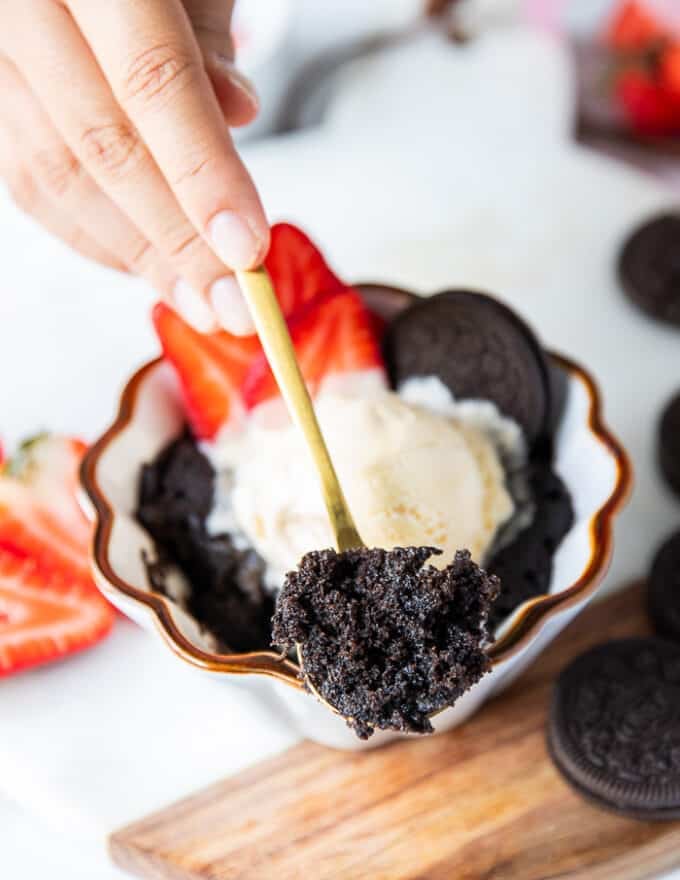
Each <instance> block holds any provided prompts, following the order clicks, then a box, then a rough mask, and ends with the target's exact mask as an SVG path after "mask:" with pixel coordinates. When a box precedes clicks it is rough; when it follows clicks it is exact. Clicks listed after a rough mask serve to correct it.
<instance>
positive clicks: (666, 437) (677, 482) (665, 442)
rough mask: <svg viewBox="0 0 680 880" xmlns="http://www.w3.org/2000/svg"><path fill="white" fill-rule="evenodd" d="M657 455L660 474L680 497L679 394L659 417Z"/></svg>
mask: <svg viewBox="0 0 680 880" xmlns="http://www.w3.org/2000/svg"><path fill="white" fill-rule="evenodd" d="M658 455H659V467H660V468H661V473H662V474H663V475H664V477H665V478H666V482H667V483H668V485H669V486H670V487H671V489H673V491H674V492H676V493H677V494H678V495H680V393H679V394H676V395H675V397H673V398H672V399H671V400H670V401H669V402H668V403H667V404H666V407H665V409H664V411H663V413H662V415H661V421H660V423H659V435H658Z"/></svg>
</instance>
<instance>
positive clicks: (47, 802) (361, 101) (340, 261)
mask: <svg viewBox="0 0 680 880" xmlns="http://www.w3.org/2000/svg"><path fill="white" fill-rule="evenodd" d="M538 70H540V71H541V75H540V76H537V71H538ZM357 76H358V77H359V78H358V79H357V78H356V76H352V75H348V76H347V78H346V82H345V88H344V92H343V94H342V95H341V96H340V98H339V99H338V101H337V103H336V106H335V109H334V111H333V113H332V114H331V115H330V118H329V121H328V124H327V126H326V127H325V129H324V130H322V131H319V132H312V133H308V134H305V135H299V136H294V137H291V138H286V139H285V140H283V141H282V142H279V143H276V144H271V143H269V144H264V145H262V146H255V147H253V148H251V149H250V150H249V153H248V156H249V162H250V164H251V167H252V169H253V171H254V173H255V175H256V178H257V180H258V182H259V184H260V186H261V189H262V192H263V194H264V197H265V202H266V204H267V206H268V208H269V210H270V212H271V215H272V217H273V218H278V217H287V218H291V219H294V220H297V221H300V222H303V223H304V224H305V225H306V226H307V227H308V228H309V230H310V231H312V232H313V233H314V235H315V236H316V237H317V238H318V239H319V240H320V241H321V243H322V244H323V245H324V248H325V249H326V250H327V252H328V254H329V256H330V257H331V259H332V261H333V262H334V264H335V265H336V267H337V268H338V269H339V270H340V271H341V272H342V274H343V275H345V276H346V277H348V278H362V279H369V278H373V279H380V278H383V279H389V280H392V281H394V282H396V283H403V284H407V285H412V286H414V287H416V288H418V289H422V290H432V289H436V288H437V287H442V286H445V285H453V284H460V285H462V284H473V285H475V286H478V287H486V288H490V289H492V290H494V291H496V292H498V293H500V294H501V295H502V296H504V297H505V298H506V299H507V300H508V301H510V302H511V303H514V304H515V305H516V306H517V307H518V308H519V309H520V310H521V311H522V312H523V313H524V314H525V315H526V316H527V317H528V318H529V319H530V320H531V321H532V322H533V323H534V324H535V326H536V327H537V329H538V330H539V331H540V332H541V334H542V336H543V338H544V340H545V341H546V343H548V344H549V345H551V346H554V347H556V348H560V349H562V350H564V351H565V352H566V353H569V354H571V355H573V356H574V357H576V358H578V359H582V360H583V361H584V362H585V363H586V364H588V365H589V366H590V367H591V368H592V369H593V370H594V372H595V374H596V375H597V376H598V378H599V380H600V383H601V385H602V388H603V391H604V397H605V401H606V413H607V416H608V418H609V421H610V422H611V424H612V426H613V427H614V428H615V430H616V431H617V432H618V433H619V434H620V436H621V437H622V438H623V440H624V442H625V444H626V445H627V447H628V449H629V450H630V452H631V454H632V457H633V460H634V462H635V465H636V470H637V488H636V491H635V494H634V497H633V499H632V501H631V504H630V505H629V507H628V509H627V511H626V513H625V514H624V515H623V517H622V518H621V521H620V526H619V528H618V529H617V549H616V554H615V560H614V565H613V568H612V571H611V574H610V577H609V578H608V581H607V588H609V589H611V588H613V587H615V586H617V585H618V584H620V583H621V582H623V581H624V580H627V579H630V578H633V577H636V576H638V575H640V574H642V573H644V571H645V570H646V567H647V565H648V561H649V558H650V555H651V553H652V552H653V550H654V547H655V546H656V544H657V543H658V541H659V540H660V538H661V536H662V535H664V534H666V533H667V532H669V531H671V530H672V529H673V528H674V527H675V526H677V524H678V522H679V521H680V505H679V504H678V503H677V502H675V501H674V500H673V499H672V498H671V497H670V495H669V493H667V492H666V491H665V490H664V488H663V486H662V485H661V482H660V480H659V479H658V477H657V475H656V472H655V469H654V466H653V440H654V423H655V420H656V418H657V416H658V413H659V411H660V408H661V405H662V402H663V400H664V399H665V398H666V397H667V396H668V395H669V394H670V393H671V391H673V390H675V389H676V387H677V386H678V385H680V369H679V367H680V347H679V345H678V343H679V342H680V335H678V333H677V331H673V330H671V329H667V328H664V327H661V326H658V325H655V324H653V323H652V322H650V321H647V320H645V319H644V318H643V317H641V316H640V315H639V314H638V313H637V312H636V311H635V310H634V309H633V308H632V307H631V306H629V305H628V303H627V302H626V301H625V300H624V299H623V298H622V296H621V293H620V291H619V289H618V285H617V283H616V278H615V274H614V272H613V260H614V255H615V253H616V251H617V249H618V247H619V243H620V240H621V238H622V236H623V235H624V234H625V232H626V231H627V230H628V229H629V228H630V227H631V225H632V224H633V223H635V222H637V221H638V220H639V219H640V218H641V217H643V216H644V215H645V214H647V213H648V212H649V211H652V210H655V209H656V208H658V207H659V206H662V205H664V204H667V203H668V202H669V200H670V196H669V194H668V193H665V192H663V191H662V190H661V189H659V187H658V185H657V184H655V183H654V182H653V181H651V180H650V179H647V178H645V177H642V176H640V175H637V174H635V173H633V172H631V171H630V170H628V169H626V168H624V167H622V166H618V165H616V164H615V163H611V162H607V161H605V160H602V159H600V158H598V157H596V156H594V155H592V154H589V153H587V152H585V151H583V150H580V149H577V148H576V147H573V146H571V145H570V144H568V143H567V140H566V131H567V130H568V123H569V118H570V112H571V110H570V107H571V104H570V98H571V91H570V90H571V79H570V76H569V72H568V68H567V65H566V61H565V59H564V57H563V56H562V54H561V52H560V51H559V49H558V48H557V47H556V46H552V45H550V44H547V43H543V42H541V41H539V40H537V39H536V38H534V37H532V36H529V35H527V34H525V33H522V32H517V33H514V34H509V35H507V34H506V35H503V36H502V37H500V36H493V35H492V36H490V37H489V38H488V39H486V40H484V41H482V43H481V44H480V45H478V46H476V47H473V48H471V49H469V50H468V51H467V52H466V53H465V54H463V55H461V54H455V55H454V54H452V53H451V52H450V51H447V52H446V53H444V52H441V51H439V50H438V49H437V48H436V47H434V46H432V45H428V46H424V45H419V46H414V47H412V48H411V49H409V50H407V51H406V52H404V53H402V55H400V56H399V57H398V58H392V59H391V60H390V59H389V58H385V59H382V60H380V61H378V62H375V63H373V64H372V65H369V66H368V67H364V69H363V70H362V71H360V75H359V73H357ZM414 101H415V103H410V104H408V106H413V112H412V113H411V114H410V115H409V124H408V125H405V122H404V118H403V113H402V112H401V111H400V104H403V103H404V102H414ZM442 110H443V111H444V112H442ZM0 231H1V233H2V239H1V240H2V242H3V246H2V261H3V272H2V276H0V375H1V376H2V380H1V381H0V413H1V414H2V417H1V421H0V430H1V432H2V434H3V435H4V436H5V437H6V438H7V439H9V440H10V442H12V441H15V440H16V439H18V438H19V437H21V436H23V435H26V434H29V433H31V432H34V431H36V430H39V429H41V428H43V427H50V428H52V429H55V430H64V431H75V432H78V433H81V434H83V435H84V436H85V437H86V438H92V437H94V436H95V435H96V434H97V433H98V432H99V431H101V429H102V428H103V427H104V426H105V425H106V424H107V422H108V421H109V420H110V417H111V415H112V411H113V407H114V401H115V399H116V395H117V393H118V391H119V389H120V387H121V385H122V383H123V381H124V379H125V378H126V377H127V376H128V375H129V374H130V372H131V371H132V370H133V369H134V367H135V366H136V365H138V364H139V363H140V362H142V361H143V360H144V359H146V358H148V357H149V356H151V355H152V354H154V353H155V351H156V344H155V342H154V339H153V336H152V333H151V331H150V329H149V322H148V317H147V316H148V309H149V306H150V304H151V302H152V300H153V297H152V295H151V293H150V292H149V291H147V290H145V289H144V288H143V287H142V285H141V284H139V283H137V282H134V281H131V280H129V279H125V278H122V277H121V276H118V275H116V274H114V273H111V272H108V271H105V270H101V269H98V268H97V267H95V266H93V265H91V264H88V263H86V262H84V261H83V260H81V259H79V258H78V257H76V256H74V255H71V254H70V253H67V252H66V251H65V250H64V249H63V248H62V247H61V245H59V244H58V243H56V242H55V241H53V240H51V239H50V238H49V237H48V236H46V235H45V234H44V233H42V232H41V231H40V230H38V229H37V228H36V227H35V226H34V225H33V224H32V223H31V222H30V221H28V220H26V219H25V218H23V217H21V216H19V214H18V213H16V212H15V210H14V209H13V207H12V206H11V205H10V204H9V203H8V202H7V201H5V200H2V201H0ZM190 679H191V680H190ZM293 740H294V736H293V734H292V733H291V732H290V731H287V730H285V729H281V728H276V727H274V726H273V725H272V724H271V723H270V719H269V718H268V717H267V715H266V714H265V712H264V710H263V709H262V707H261V706H260V705H259V704H256V703H255V702H252V704H250V705H249V704H248V703H247V702H244V698H243V695H239V696H238V699H237V698H236V696H235V693H234V691H232V690H231V688H230V687H225V686H221V685H220V684H219V683H216V682H214V681H213V680H206V679H204V678H203V676H202V675H201V674H200V673H198V672H195V671H193V670H190V669H188V668H186V667H185V666H183V665H182V664H181V663H180V662H178V661H177V660H176V658H175V657H174V656H173V655H171V653H170V652H169V651H168V650H167V649H165V648H164V646H163V645H161V644H160V642H157V641H156V640H155V639H153V638H151V637H150V636H149V635H148V634H145V633H143V632H142V631H140V630H138V629H137V628H136V627H135V626H134V625H133V624H131V623H128V622H126V621H122V620H121V621H119V622H118V623H117V625H116V628H115V631H114V633H113V635H112V636H111V637H110V638H109V639H108V640H107V641H106V642H104V643H103V644H101V645H100V646H99V647H97V648H96V649H94V650H92V651H90V652H87V653H85V654H83V655H81V656H79V657H77V658H74V659H71V660H69V661H67V662H65V663H63V664H59V665H55V666H51V667H47V668H44V669H40V670H36V671H34V672H31V673H28V674H25V675H22V676H17V677H16V678H12V679H8V680H5V681H3V682H2V683H1V684H0V853H1V855H0V858H1V859H2V861H1V862H0V866H1V868H0V874H2V876H7V877H11V878H13V880H14V878H30V880H33V878H38V877H42V876H47V874H48V871H49V876H56V877H62V876H63V877H69V878H80V877H82V878H88V880H89V878H94V877H96V878H106V877H109V876H111V877H115V876H121V875H120V874H119V872H117V871H116V870H115V869H114V868H111V867H109V866H108V865H107V862H106V859H105V856H104V850H103V847H104V838H105V835H106V833H107V832H108V831H110V830H112V829H113V828H115V827H116V826H118V825H121V824H124V823H126V822H128V821H131V820H133V819H134V818H136V817H138V816H141V815H143V814H145V813H147V812H148V811H150V810H153V809H155V808H158V807H161V806H162V805H164V804H166V803H168V802H170V801H172V800H175V799H176V798H178V797H180V796H182V795H184V794H187V793H189V792H191V791H193V790H195V789H198V788H200V787H201V786H203V785H206V784H208V783H210V782H212V781H214V780H216V779H218V778H221V777H223V776H224V775H226V774H228V773H230V772H233V771H234V770H236V769H238V768H239V767H242V766H245V765H246V764H249V763H253V762H255V761H258V760H260V759H261V758H263V757H264V756H266V755H269V754H272V753H274V752H276V751H278V750H280V749H282V748H284V747H285V746H287V745H289V744H290V743H292V742H293ZM8 865H9V867H8ZM674 876H675V877H676V878H677V877H680V873H678V874H676V875H674Z"/></svg>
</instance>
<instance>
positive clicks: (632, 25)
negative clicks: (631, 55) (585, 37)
mask: <svg viewBox="0 0 680 880" xmlns="http://www.w3.org/2000/svg"><path fill="white" fill-rule="evenodd" d="M665 36H667V32H666V30H665V29H664V28H663V27H662V25H661V24H660V23H659V22H658V21H657V20H656V19H655V18H654V16H653V15H652V14H651V13H650V12H648V11H647V9H645V8H644V6H643V5H642V4H641V3H639V2H637V0H627V2H625V3H622V4H621V5H620V6H619V7H618V8H617V10H616V11H615V13H614V16H613V18H612V19H611V22H610V24H609V27H608V29H607V33H606V35H605V39H606V42H607V44H608V45H610V46H612V47H613V48H615V49H625V50H631V49H643V48H645V47H647V46H649V45H650V44H651V43H654V42H656V41H657V40H659V39H663V38H664V37H665Z"/></svg>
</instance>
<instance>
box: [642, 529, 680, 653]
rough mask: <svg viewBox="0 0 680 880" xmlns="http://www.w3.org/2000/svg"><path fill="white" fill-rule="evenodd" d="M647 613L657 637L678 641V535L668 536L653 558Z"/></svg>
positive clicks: (679, 622)
mask: <svg viewBox="0 0 680 880" xmlns="http://www.w3.org/2000/svg"><path fill="white" fill-rule="evenodd" d="M647 610H648V612H649V616H650V618H651V621H652V624H653V626H654V629H655V630H656V631H657V632H658V633H659V634H660V635H662V636H664V637H666V638H669V639H674V640H675V641H680V532H676V533H675V534H674V535H671V537H670V538H668V539H667V540H666V541H665V542H664V543H663V544H662V545H661V547H660V548H659V550H658V551H657V554H656V556H655V557H654V562H653V563H652V570H651V572H650V574H649V584H648V590H647Z"/></svg>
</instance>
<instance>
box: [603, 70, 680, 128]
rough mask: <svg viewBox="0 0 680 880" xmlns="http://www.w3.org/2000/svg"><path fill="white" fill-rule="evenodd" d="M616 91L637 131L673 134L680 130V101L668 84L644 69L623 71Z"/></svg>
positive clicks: (632, 125) (631, 123)
mask: <svg viewBox="0 0 680 880" xmlns="http://www.w3.org/2000/svg"><path fill="white" fill-rule="evenodd" d="M616 94H617V95H618V97H619V99H620V101H621V104H622V106H623V108H624V110H625V112H626V115H627V117H628V120H629V122H630V125H631V127H632V128H633V129H634V131H636V132H638V133H639V134H642V135H672V134H676V133H679V132H680V100H679V98H678V95H677V94H676V93H674V92H673V91H672V90H671V89H670V88H668V87H667V86H666V85H665V84H664V83H659V82H657V81H655V80H654V79H652V77H651V76H650V75H649V74H647V73H646V72H645V71H643V70H638V69H630V70H626V71H624V72H623V73H621V74H620V75H619V77H618V80H617V82H616Z"/></svg>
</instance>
